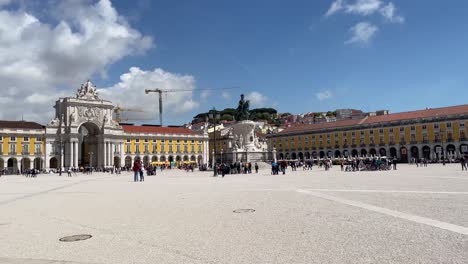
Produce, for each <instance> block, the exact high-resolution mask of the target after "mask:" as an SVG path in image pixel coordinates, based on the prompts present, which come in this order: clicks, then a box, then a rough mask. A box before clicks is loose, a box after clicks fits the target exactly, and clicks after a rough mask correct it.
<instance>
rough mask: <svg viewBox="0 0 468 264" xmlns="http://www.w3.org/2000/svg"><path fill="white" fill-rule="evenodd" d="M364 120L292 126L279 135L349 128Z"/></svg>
mask: <svg viewBox="0 0 468 264" xmlns="http://www.w3.org/2000/svg"><path fill="white" fill-rule="evenodd" d="M361 120H362V119H346V120H340V121H335V122H324V123H318V124H310V125H298V126H292V127H288V128H286V129H284V130H283V131H281V132H279V134H289V133H295V132H301V131H315V130H321V129H327V128H339V127H347V126H353V125H357V124H359V122H361Z"/></svg>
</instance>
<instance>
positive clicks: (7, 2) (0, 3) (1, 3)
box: [0, 0, 11, 6]
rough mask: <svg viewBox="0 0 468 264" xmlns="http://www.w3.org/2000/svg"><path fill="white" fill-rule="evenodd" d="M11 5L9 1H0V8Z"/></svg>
mask: <svg viewBox="0 0 468 264" xmlns="http://www.w3.org/2000/svg"><path fill="white" fill-rule="evenodd" d="M9 3H11V0H0V6H4V5H8V4H9Z"/></svg>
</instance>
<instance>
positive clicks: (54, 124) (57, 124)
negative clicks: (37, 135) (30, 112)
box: [47, 118, 60, 127]
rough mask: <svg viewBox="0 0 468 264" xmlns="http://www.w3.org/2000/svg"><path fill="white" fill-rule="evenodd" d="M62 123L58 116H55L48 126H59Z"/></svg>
mask: <svg viewBox="0 0 468 264" xmlns="http://www.w3.org/2000/svg"><path fill="white" fill-rule="evenodd" d="M59 124H60V120H59V119H58V118H54V119H52V120H50V121H49V123H48V124H47V126H50V127H58V126H59Z"/></svg>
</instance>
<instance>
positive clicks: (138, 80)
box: [99, 67, 198, 119]
mask: <svg viewBox="0 0 468 264" xmlns="http://www.w3.org/2000/svg"><path fill="white" fill-rule="evenodd" d="M155 88H158V89H161V90H175V91H176V90H193V89H195V79H194V77H192V76H190V75H180V74H176V73H170V72H167V71H164V70H162V69H154V70H152V71H145V70H141V69H140V68H137V67H132V68H130V70H129V72H127V73H125V74H122V75H121V76H120V82H118V83H117V84H115V85H113V86H111V87H107V88H102V89H99V93H100V97H101V98H105V99H106V100H110V101H112V102H114V103H115V104H119V105H122V106H125V107H130V108H139V109H142V110H144V111H146V113H145V114H142V115H141V117H142V118H144V119H147V118H148V116H153V117H154V119H156V118H155V117H156V113H159V112H158V111H157V109H158V107H157V102H158V99H159V97H158V96H159V94H157V93H154V94H153V93H152V94H145V89H155ZM192 95H193V92H192V91H180V92H168V93H163V116H164V117H163V118H166V119H167V118H169V117H171V116H176V115H179V114H182V113H185V112H187V111H191V110H193V109H195V108H197V107H198V103H197V102H195V101H193V99H192Z"/></svg>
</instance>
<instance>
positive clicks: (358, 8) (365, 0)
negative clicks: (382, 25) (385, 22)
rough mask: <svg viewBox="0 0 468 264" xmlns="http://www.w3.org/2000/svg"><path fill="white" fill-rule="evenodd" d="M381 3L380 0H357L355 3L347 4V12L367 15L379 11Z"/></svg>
mask: <svg viewBox="0 0 468 264" xmlns="http://www.w3.org/2000/svg"><path fill="white" fill-rule="evenodd" d="M381 5H382V1H380V0H357V1H356V2H355V3H354V4H350V5H347V6H346V12H347V13H355V14H360V15H364V16H367V15H371V14H373V13H375V12H376V11H378V10H379V8H380V6H381Z"/></svg>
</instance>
